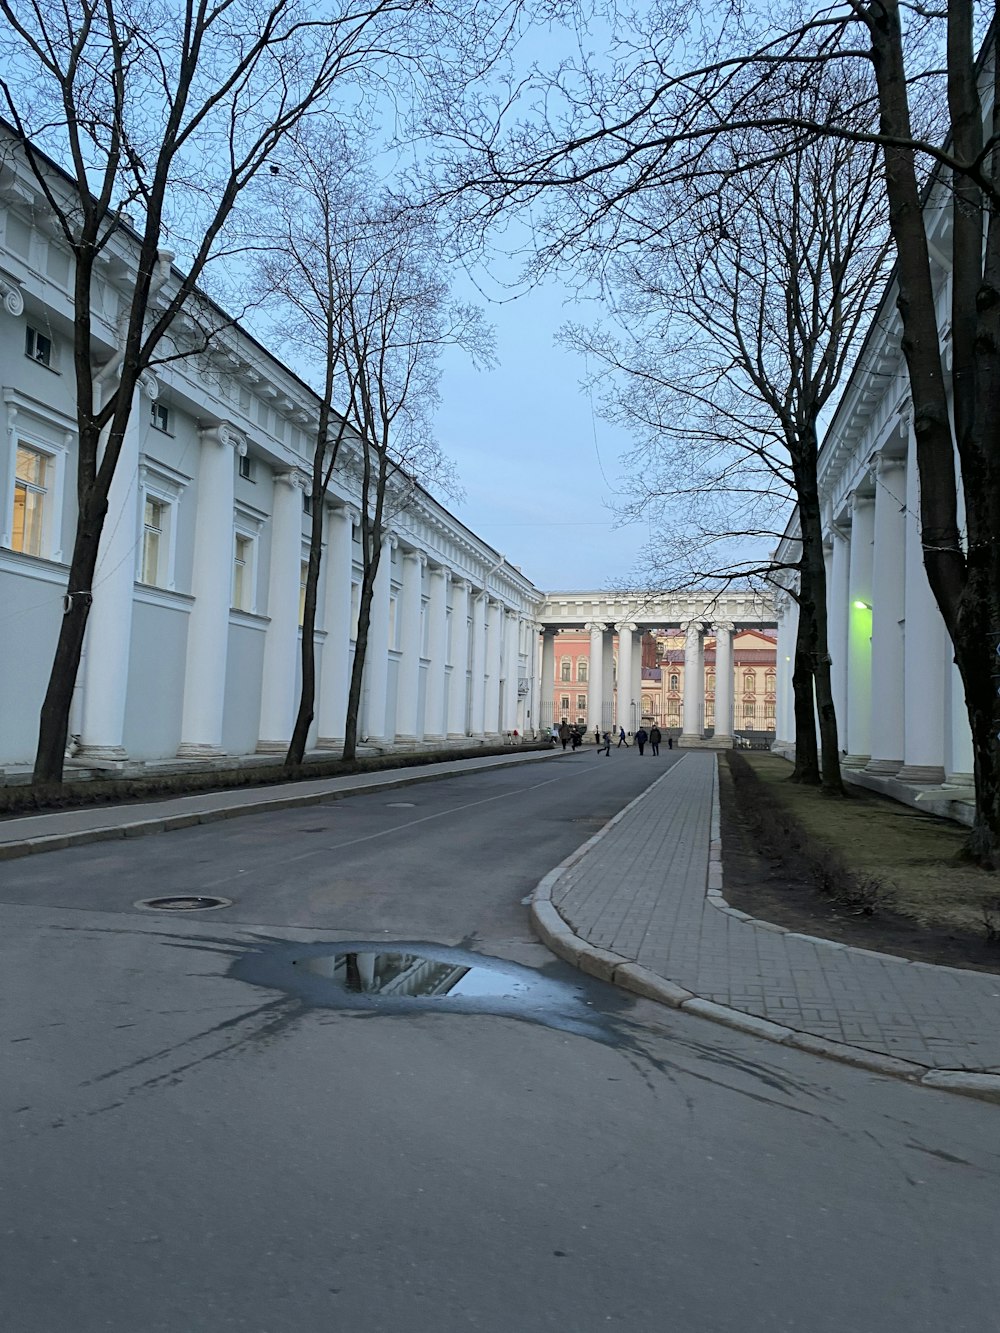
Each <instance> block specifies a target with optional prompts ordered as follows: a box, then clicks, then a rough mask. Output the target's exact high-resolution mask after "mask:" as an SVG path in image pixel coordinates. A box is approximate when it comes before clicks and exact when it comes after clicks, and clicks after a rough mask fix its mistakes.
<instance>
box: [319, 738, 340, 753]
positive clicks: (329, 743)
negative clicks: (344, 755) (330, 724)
mask: <svg viewBox="0 0 1000 1333" xmlns="http://www.w3.org/2000/svg"><path fill="white" fill-rule="evenodd" d="M343 748H344V737H343V736H320V737H319V739H318V740H317V742H316V744H315V745H314V746H313V749H314V750H342V749H343Z"/></svg>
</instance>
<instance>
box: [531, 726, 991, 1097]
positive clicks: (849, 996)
mask: <svg viewBox="0 0 1000 1333" xmlns="http://www.w3.org/2000/svg"><path fill="white" fill-rule="evenodd" d="M713 844H714V846H713ZM718 846H719V844H718V770H717V766H716V757H715V755H714V754H710V753H705V752H698V751H692V752H690V753H688V754H686V755H684V756H683V757H682V758H681V759H680V760H679V761H678V762H677V763H676V764H675V765H674V766H673V767H672V768H671V769H670V770H669V771H668V772H667V773H666V774H665V775H664V776H663V777H662V778H660V779H659V780H658V781H657V782H655V783H654V784H653V785H652V786H651V787H650V788H649V789H648V790H647V791H646V792H644V793H643V794H642V795H641V796H640V797H639V798H638V799H637V800H635V801H633V802H632V803H631V805H629V806H628V807H626V809H625V810H624V811H622V812H621V813H620V814H619V815H618V816H617V817H616V818H615V820H613V821H612V822H611V824H609V825H607V826H606V827H605V829H603V830H602V831H601V833H599V834H598V835H596V837H595V838H593V839H591V840H590V842H589V843H587V844H586V845H585V847H584V848H583V849H581V850H579V851H578V852H577V853H575V854H574V856H572V857H569V858H568V859H567V861H565V862H564V863H563V865H562V866H561V867H557V869H556V870H555V871H553V872H552V873H551V874H550V875H549V876H546V879H545V880H543V881H542V884H541V885H539V888H538V890H537V891H536V900H535V919H536V924H539V923H540V924H541V928H542V929H541V933H542V934H543V936H546V935H547V934H551V935H553V936H554V937H558V936H559V934H560V924H561V923H560V919H561V922H564V923H565V926H563V927H562V930H565V929H566V927H568V932H567V936H566V937H565V938H564V939H563V940H562V944H563V945H564V946H565V947H563V948H560V947H559V940H558V939H557V938H553V939H552V940H550V943H552V944H553V947H555V948H556V951H557V952H562V953H563V954H564V956H569V954H570V953H571V952H573V949H576V951H577V952H578V953H580V954H581V955H582V956H580V957H579V958H578V959H576V961H578V962H579V963H580V965H581V966H582V967H584V968H585V969H586V970H587V971H595V972H597V973H598V974H599V975H600V974H604V975H609V976H610V977H611V979H615V980H619V981H621V982H622V984H626V985H629V986H630V988H631V989H639V990H642V989H643V987H642V986H641V985H636V984H635V979H636V975H639V969H642V970H644V971H645V973H647V974H652V975H653V976H655V977H659V978H663V979H665V981H666V982H667V983H671V984H672V986H673V987H674V988H677V987H680V988H683V989H682V991H681V992H680V993H678V994H677V995H676V996H674V997H673V998H671V993H670V986H669V985H668V987H667V991H666V993H665V994H664V995H663V996H660V997H658V998H665V999H667V1001H668V1002H673V1003H676V1004H681V1003H683V1004H684V1008H686V1009H689V1010H691V1009H693V1010H694V1011H695V1012H706V1016H710V1017H716V1018H719V1019H720V1021H723V1022H725V1021H727V1015H728V1016H729V1018H730V1019H731V1018H732V1017H733V1016H737V1022H736V1024H735V1025H737V1026H740V1025H741V1024H740V1023H739V1021H738V1016H739V1015H747V1016H748V1021H747V1023H746V1024H745V1026H747V1027H749V1028H750V1029H751V1030H758V1031H760V1034H761V1035H765V1036H772V1037H773V1039H774V1040H779V1041H780V1040H787V1039H788V1038H789V1037H791V1036H792V1035H793V1034H802V1037H801V1039H795V1040H794V1041H793V1044H796V1045H799V1046H805V1047H806V1049H815V1050H817V1051H823V1049H824V1045H825V1044H826V1043H831V1042H832V1043H838V1044H841V1046H842V1047H844V1048H854V1049H857V1050H860V1051H866V1052H872V1053H874V1054H875V1055H876V1056H878V1057H881V1058H883V1063H884V1065H885V1068H886V1070H887V1072H897V1073H902V1074H904V1075H905V1076H909V1077H921V1076H922V1075H924V1074H925V1071H928V1070H937V1071H975V1072H977V1073H982V1074H987V1075H989V1076H991V1077H987V1078H984V1079H982V1080H980V1082H981V1084H982V1089H981V1090H982V1091H985V1092H987V1093H989V1092H996V1091H1000V1080H998V1079H996V1077H995V1076H996V1075H1000V976H994V975H991V974H987V973H982V972H970V971H962V970H960V969H957V968H949V967H937V966H934V965H933V964H929V963H919V962H909V961H907V960H905V959H901V958H895V957H890V956H888V955H885V954H878V953H872V952H869V951H867V950H864V949H854V948H850V947H848V946H845V945H842V944H839V943H835V942H831V941H826V940H819V939H814V938H812V937H810V936H805V935H799V934H795V933H791V932H788V931H785V930H783V929H782V928H780V927H776V926H773V925H771V924H769V923H764V922H759V921H754V920H752V919H751V918H749V917H747V916H746V914H745V913H742V912H737V911H735V910H734V909H732V908H728V907H727V906H726V904H725V899H724V897H723V896H716V895H717V894H718V889H717V888H716V887H714V886H713V888H712V896H709V885H710V880H712V881H717V879H718V873H717V872H718V866H717V858H718ZM713 863H716V864H713ZM722 871H723V876H722V880H723V882H722V885H721V888H722V894H723V895H724V893H725V887H724V871H725V867H724V864H723V866H722ZM710 872H711V874H710ZM553 908H554V909H555V912H556V913H557V914H558V917H555V916H554V915H553V914H552V909H553ZM546 913H548V914H549V915H548V918H546ZM546 919H548V922H549V925H548V927H546ZM553 922H554V925H553ZM573 936H575V937H576V944H575V945H574V944H573V943H572V937H573ZM581 946H583V947H582V949H581ZM588 949H589V950H590V951H591V956H590V958H589V959H588V957H587V953H588ZM615 959H617V960H618V963H619V964H621V963H623V962H626V961H631V962H633V963H636V964H638V965H639V968H638V969H636V968H631V969H629V968H626V971H625V973H624V974H623V975H622V976H618V977H615V976H614V972H615V970H616V968H615ZM629 977H631V980H629V979H628V978H629ZM655 992H656V988H655V986H654V987H652V988H648V989H647V990H646V992H645V993H649V994H655ZM683 992H689V993H690V996H694V997H696V1000H695V1001H693V1002H691V1001H690V997H689V1001H688V1002H684V1001H683V998H682V997H683ZM698 1000H700V1001H702V1002H704V1001H708V1002H709V1005H708V1006H705V1007H704V1009H700V1008H699V1007H698V1003H697V1001H698ZM715 1006H724V1009H723V1010H722V1011H721V1012H720V1013H717V1014H716V1013H711V1009H712V1008H714V1007H715ZM770 1024H775V1025H779V1026H778V1027H777V1028H776V1029H775V1031H774V1032H769V1031H768V1026H769V1025H770ZM789 1029H791V1030H792V1031H791V1033H790V1032H789ZM782 1034H784V1035H782ZM810 1040H812V1044H810ZM826 1053H827V1054H833V1053H834V1052H833V1051H832V1050H830V1051H826ZM885 1057H890V1059H889V1061H888V1062H885V1060H884V1058H885ZM841 1058H844V1057H843V1056H842V1057H841ZM892 1058H894V1059H896V1060H899V1061H906V1062H909V1066H908V1069H907V1068H904V1067H900V1068H899V1069H896V1070H890V1069H889V1066H890V1065H891V1062H892ZM862 1063H863V1061H862ZM910 1071H912V1072H910ZM922 1081H923V1082H928V1083H932V1082H937V1084H938V1085H939V1086H947V1085H948V1082H949V1076H948V1075H940V1076H933V1077H932V1076H927V1077H923V1078H922ZM953 1081H955V1082H956V1083H958V1084H961V1083H963V1082H964V1083H965V1084H967V1085H973V1084H975V1082H976V1080H975V1079H970V1078H969V1077H968V1075H959V1076H956V1077H955V1079H954V1080H953ZM965 1090H970V1088H969V1087H967V1088H966V1089H965Z"/></svg>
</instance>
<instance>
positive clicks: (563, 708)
mask: <svg viewBox="0 0 1000 1333" xmlns="http://www.w3.org/2000/svg"><path fill="white" fill-rule="evenodd" d="M559 709H560V712H563V713H568V712H569V695H568V694H563V695H560V696H559Z"/></svg>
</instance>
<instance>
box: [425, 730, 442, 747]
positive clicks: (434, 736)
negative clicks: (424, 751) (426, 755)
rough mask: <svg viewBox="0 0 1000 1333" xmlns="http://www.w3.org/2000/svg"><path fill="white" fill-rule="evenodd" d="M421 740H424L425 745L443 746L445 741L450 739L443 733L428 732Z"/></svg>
mask: <svg viewBox="0 0 1000 1333" xmlns="http://www.w3.org/2000/svg"><path fill="white" fill-rule="evenodd" d="M421 739H422V740H423V743H424V744H425V745H443V744H444V743H445V741H446V740H447V739H448V737H447V736H446V735H445V734H444V732H443V731H442V732H437V731H435V732H430V731H428V732H427V733H426V734H425V735H424V736H423V737H422V738H421Z"/></svg>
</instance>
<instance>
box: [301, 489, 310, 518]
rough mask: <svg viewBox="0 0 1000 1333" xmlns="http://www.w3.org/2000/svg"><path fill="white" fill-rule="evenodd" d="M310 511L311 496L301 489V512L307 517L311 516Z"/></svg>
mask: <svg viewBox="0 0 1000 1333" xmlns="http://www.w3.org/2000/svg"><path fill="white" fill-rule="evenodd" d="M312 511H313V498H312V496H311V495H310V494H309V492H308V491H303V492H302V512H303V514H305V515H306V516H307V517H308V518H311V517H312Z"/></svg>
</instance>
